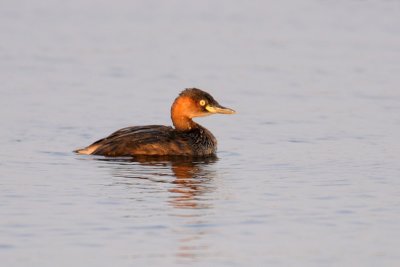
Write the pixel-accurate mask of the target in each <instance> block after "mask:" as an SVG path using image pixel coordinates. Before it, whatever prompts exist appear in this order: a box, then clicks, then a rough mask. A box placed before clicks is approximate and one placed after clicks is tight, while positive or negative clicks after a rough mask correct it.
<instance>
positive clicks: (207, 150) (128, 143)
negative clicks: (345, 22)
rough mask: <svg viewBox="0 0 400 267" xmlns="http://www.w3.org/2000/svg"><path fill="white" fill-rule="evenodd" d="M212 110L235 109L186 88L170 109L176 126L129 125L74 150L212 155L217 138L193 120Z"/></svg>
mask: <svg viewBox="0 0 400 267" xmlns="http://www.w3.org/2000/svg"><path fill="white" fill-rule="evenodd" d="M213 113H223V114H232V113H234V111H233V110H232V109H228V108H224V107H222V106H220V105H219V104H218V103H217V102H216V101H215V100H214V99H213V98H212V96H211V95H209V94H208V93H206V92H204V91H202V90H200V89H196V88H192V89H186V90H184V91H183V92H182V93H181V94H180V95H179V96H178V97H177V98H176V99H175V101H174V104H173V105H172V108H171V118H172V122H173V124H174V126H175V128H173V127H169V126H163V125H147V126H133V127H126V128H123V129H120V130H118V131H116V132H114V133H112V134H111V135H109V136H108V137H105V138H103V139H100V140H98V141H96V142H94V143H93V144H91V145H89V146H88V147H86V148H83V149H78V150H76V151H75V152H77V153H78V154H93V155H103V156H108V157H121V156H135V155H149V156H166V155H170V156H208V155H213V154H215V153H216V150H217V140H216V139H215V137H214V136H213V135H212V133H211V132H210V131H209V130H207V129H206V128H204V127H202V126H200V125H199V124H197V123H195V122H194V121H193V120H192V118H193V117H200V116H207V115H211V114H213Z"/></svg>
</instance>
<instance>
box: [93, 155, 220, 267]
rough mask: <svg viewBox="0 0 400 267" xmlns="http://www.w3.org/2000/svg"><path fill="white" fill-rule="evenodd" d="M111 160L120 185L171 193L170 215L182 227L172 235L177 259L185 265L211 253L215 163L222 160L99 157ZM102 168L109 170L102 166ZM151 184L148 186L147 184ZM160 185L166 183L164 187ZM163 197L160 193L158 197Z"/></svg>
mask: <svg viewBox="0 0 400 267" xmlns="http://www.w3.org/2000/svg"><path fill="white" fill-rule="evenodd" d="M97 160H100V161H107V168H110V169H111V171H112V175H113V177H117V178H128V179H123V180H121V179H118V184H124V185H129V186H132V185H134V186H136V187H139V188H141V189H142V190H143V191H145V192H146V195H147V196H149V195H148V194H150V195H152V194H153V193H154V194H155V193H157V192H158V193H160V190H163V191H164V192H161V193H162V194H164V193H165V192H169V194H168V199H166V201H167V203H169V204H170V207H172V210H169V211H168V214H169V215H170V216H173V217H176V218H179V220H178V226H180V227H176V226H174V227H173V230H172V232H171V234H172V235H173V236H175V237H173V238H178V240H179V245H178V247H177V252H176V257H177V259H179V261H182V262H183V263H190V262H191V261H193V260H196V259H198V258H200V257H202V256H204V255H205V254H207V253H210V252H209V249H210V244H208V242H207V240H208V238H207V236H209V235H211V234H212V230H211V229H208V228H207V227H206V228H205V227H204V226H205V225H209V222H208V221H207V218H206V217H205V215H206V214H207V213H208V212H207V210H209V209H211V208H212V207H213V204H212V203H213V199H212V197H211V195H212V194H211V193H212V192H213V191H214V190H215V189H216V188H215V183H214V182H215V178H216V177H217V171H216V169H215V168H214V167H215V166H214V163H216V162H217V161H218V158H217V157H216V156H215V157H207V158H179V157H178V158H176V157H148V156H146V157H136V158H129V159H127V158H123V159H121V158H117V159H115V158H114V159H113V158H111V159H110V158H97ZM102 167H105V166H104V165H102ZM143 179H144V180H145V181H151V183H146V182H144V181H143ZM160 183H163V184H165V186H161V189H160V186H159V185H160ZM156 195H159V194H156Z"/></svg>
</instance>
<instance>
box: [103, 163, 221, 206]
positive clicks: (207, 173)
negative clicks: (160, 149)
mask: <svg viewBox="0 0 400 267" xmlns="http://www.w3.org/2000/svg"><path fill="white" fill-rule="evenodd" d="M95 159H96V160H99V161H106V162H107V163H109V164H107V167H108V168H110V169H111V171H112V175H113V176H114V177H119V178H130V179H139V180H143V179H145V180H148V181H152V182H157V183H168V184H170V185H173V186H172V187H170V186H168V187H167V188H168V189H166V190H168V191H169V192H170V193H171V194H170V195H169V199H168V202H169V203H170V204H172V206H173V207H175V208H181V209H184V208H187V209H199V208H200V209H201V208H210V206H211V205H212V204H211V203H210V202H209V201H207V198H206V197H205V195H206V194H207V193H210V192H212V191H213V190H214V189H215V186H214V183H213V181H214V178H215V177H216V170H215V169H214V168H213V164H214V163H215V162H217V160H218V158H217V157H216V156H212V157H205V158H204V157H202V158H199V157H170V156H169V157H166V156H163V157H159V156H158V157H154V156H140V157H135V158H103V157H101V158H95ZM171 171H172V172H171ZM171 178H173V179H171ZM118 183H119V184H121V183H124V184H131V185H132V184H140V182H139V181H138V180H136V182H135V181H132V180H129V181H128V180H125V181H121V180H119V182H118Z"/></svg>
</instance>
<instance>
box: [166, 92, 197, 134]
mask: <svg viewBox="0 0 400 267" xmlns="http://www.w3.org/2000/svg"><path fill="white" fill-rule="evenodd" d="M190 105H192V103H191V99H189V98H186V97H178V98H177V99H175V101H174V103H173V104H172V107H171V119H172V123H173V124H174V127H175V129H176V130H178V131H190V130H192V129H193V128H196V127H197V123H195V122H194V121H193V120H192V118H191V116H190V114H188V110H189V109H190Z"/></svg>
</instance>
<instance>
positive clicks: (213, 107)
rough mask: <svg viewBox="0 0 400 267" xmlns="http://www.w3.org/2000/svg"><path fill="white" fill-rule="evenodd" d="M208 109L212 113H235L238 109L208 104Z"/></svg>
mask: <svg viewBox="0 0 400 267" xmlns="http://www.w3.org/2000/svg"><path fill="white" fill-rule="evenodd" d="M206 110H207V111H208V112H210V113H219V114H235V113H236V111H234V110H233V109H230V108H226V107H223V106H220V105H218V104H217V105H207V106H206Z"/></svg>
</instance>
